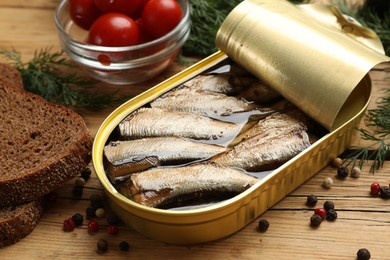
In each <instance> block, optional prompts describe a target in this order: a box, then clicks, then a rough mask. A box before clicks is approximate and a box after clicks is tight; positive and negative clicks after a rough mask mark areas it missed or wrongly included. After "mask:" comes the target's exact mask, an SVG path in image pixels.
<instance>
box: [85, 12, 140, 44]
mask: <svg viewBox="0 0 390 260" xmlns="http://www.w3.org/2000/svg"><path fill="white" fill-rule="evenodd" d="M87 42H88V43H90V44H94V45H100V46H109V47H121V46H131V45H136V44H138V43H139V30H138V26H137V24H136V22H135V21H134V20H133V19H131V18H130V17H128V16H127V15H124V14H120V13H107V14H103V15H102V16H100V17H99V18H98V19H97V20H96V21H95V22H94V23H93V24H92V26H91V29H90V30H89V33H88V38H87Z"/></svg>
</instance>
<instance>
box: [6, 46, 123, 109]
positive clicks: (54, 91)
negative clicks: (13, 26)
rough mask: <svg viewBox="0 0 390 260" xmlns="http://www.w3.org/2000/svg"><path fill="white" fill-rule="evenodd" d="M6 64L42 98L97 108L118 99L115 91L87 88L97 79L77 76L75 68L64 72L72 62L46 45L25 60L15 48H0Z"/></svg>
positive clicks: (69, 104) (64, 103)
mask: <svg viewBox="0 0 390 260" xmlns="http://www.w3.org/2000/svg"><path fill="white" fill-rule="evenodd" d="M0 54H1V55H3V56H4V57H5V58H6V59H7V60H9V63H10V65H13V66H14V67H15V68H16V69H17V70H18V71H19V72H20V74H21V77H22V81H23V85H24V88H25V89H26V90H27V91H30V92H32V93H35V94H38V95H40V96H42V97H43V98H44V99H46V100H48V101H50V102H53V103H58V104H62V105H65V106H75V107H93V108H99V107H103V106H106V105H110V104H113V103H117V102H121V100H122V99H121V98H117V97H116V96H115V93H109V94H97V93H96V92H92V91H87V90H86V89H90V88H92V87H96V84H97V81H96V80H93V79H91V78H84V77H81V76H78V75H77V73H76V72H71V71H70V72H65V71H64V70H68V71H69V70H71V69H74V67H75V65H74V64H72V63H71V62H69V61H68V60H67V59H66V58H65V57H64V55H63V51H55V52H51V51H50V49H49V48H46V49H42V50H40V51H36V52H35V53H34V57H33V58H32V59H31V60H30V61H28V62H25V63H24V62H22V57H21V54H20V52H18V51H16V50H12V51H8V50H4V51H0Z"/></svg>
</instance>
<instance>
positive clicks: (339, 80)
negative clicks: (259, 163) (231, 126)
mask: <svg viewBox="0 0 390 260" xmlns="http://www.w3.org/2000/svg"><path fill="white" fill-rule="evenodd" d="M274 2H277V3H278V4H276V5H274V4H272V3H274ZM278 5H281V6H284V5H288V4H287V1H275V0H272V1H265V0H263V1H244V2H243V3H242V4H240V5H239V6H238V7H237V8H236V9H235V10H233V11H232V13H231V14H230V15H229V16H228V18H227V20H226V21H225V23H224V24H223V25H222V27H221V29H220V32H219V33H218V36H217V46H218V47H220V48H221V49H222V50H223V51H224V52H222V51H218V52H216V53H214V54H213V55H210V56H209V57H207V58H205V59H203V60H201V61H200V62H198V63H197V64H195V65H193V66H191V67H189V68H188V69H185V70H183V71H182V72H180V73H178V74H176V75H175V76H173V77H171V78H169V79H167V80H165V81H163V82H161V83H160V84H158V85H156V86H155V87H153V88H151V89H149V90H147V91H146V92H144V93H142V94H140V95H139V96H137V97H135V98H133V99H131V100H129V101H128V102H126V103H124V104H123V105H121V106H120V107H119V108H117V109H116V110H115V111H114V112H113V113H112V114H111V115H109V116H108V117H107V119H106V120H105V121H104V122H103V123H102V125H101V127H100V129H99V130H98V132H97V135H96V138H95V141H94V145H93V151H92V157H93V158H92V159H93V165H94V167H95V170H96V173H97V176H98V178H99V180H100V182H101V184H102V186H103V188H104V190H105V192H106V194H107V196H108V198H109V202H110V206H111V207H112V209H113V210H114V211H115V212H116V213H117V214H118V216H119V217H120V218H121V219H122V220H123V221H124V222H126V223H127V224H128V225H130V226H131V227H132V228H133V229H135V230H136V231H138V232H139V233H141V234H143V235H145V236H146V237H148V238H152V239H156V240H160V241H163V242H167V243H173V244H184V245H186V244H197V243H205V242H209V241H213V240H217V239H221V238H224V237H226V236H229V235H231V234H233V233H235V232H237V231H239V230H240V229H242V228H243V227H245V226H246V225H247V224H249V223H250V222H252V221H253V220H254V219H256V218H257V217H258V216H260V215H261V214H262V213H264V212H265V211H266V210H267V209H269V208H270V207H272V206H273V205H275V204H276V203H277V202H279V201H280V200H282V199H283V198H284V197H285V196H286V195H287V194H288V193H290V192H291V191H293V190H294V189H296V188H297V187H299V186H300V185H301V184H303V183H304V182H305V181H307V180H308V179H309V178H311V177H312V176H313V175H314V174H316V173H317V172H318V171H319V170H321V169H322V168H323V167H324V166H326V165H327V164H328V163H329V162H330V161H331V160H332V159H333V158H335V157H336V156H338V155H339V154H341V153H342V152H343V151H344V150H345V149H346V148H347V147H348V144H349V140H350V138H351V135H352V133H353V130H354V129H355V127H356V125H357V124H358V123H359V122H360V119H361V117H362V116H363V114H364V112H365V110H366V109H367V106H368V103H369V100H370V97H371V80H370V77H369V75H368V74H367V72H368V71H369V69H370V68H371V66H374V65H375V64H376V63H377V62H379V61H384V60H386V59H387V57H386V56H384V55H381V54H376V53H375V54H373V55H372V56H375V57H373V58H372V57H371V55H368V56H370V57H368V58H367V59H368V60H369V61H367V64H370V66H368V65H367V66H365V67H364V68H356V66H354V65H351V64H343V65H341V64H339V65H337V66H336V67H337V68H338V69H342V70H343V71H345V72H346V71H354V73H353V74H349V76H350V77H352V78H353V80H352V79H351V80H349V79H345V75H343V74H340V73H336V72H334V71H333V69H330V68H328V70H327V71H328V73H327V77H322V80H321V81H320V82H319V81H318V77H319V76H320V75H322V74H321V73H323V72H324V71H323V70H324V68H325V64H321V63H322V62H324V61H323V60H318V58H319V57H320V56H321V55H319V56H318V55H317V54H316V55H315V54H314V53H313V52H314V51H313V49H311V51H310V52H308V51H307V49H306V48H303V50H302V48H300V47H299V46H298V45H297V44H294V45H292V46H290V47H291V48H293V49H292V50H291V49H290V48H287V47H286V48H287V49H289V50H284V51H283V55H278V52H277V50H275V49H273V48H272V47H269V46H268V45H270V44H271V43H270V42H269V41H268V40H267V41H266V42H263V43H262V44H261V46H263V47H264V48H269V49H267V52H272V53H274V54H275V56H272V57H271V56H267V57H268V58H269V59H268V58H264V53H262V52H261V50H259V48H258V47H257V45H256V44H257V42H258V41H257V40H259V39H260V38H261V37H260V35H259V32H256V31H257V29H261V28H262V26H261V25H257V22H256V21H253V20H255V19H254V17H257V14H258V13H257V11H259V10H260V11H261V12H267V16H276V17H277V19H289V20H294V21H295V20H298V21H299V20H301V19H302V18H301V17H300V15H301V12H302V11H301V9H296V7H292V6H290V5H288V6H287V7H285V8H286V9H283V10H285V11H289V12H288V13H286V12H281V10H279V9H275V8H276V7H277V8H281V7H280V6H278ZM305 8H306V11H305V12H308V11H307V10H309V9H310V8H308V7H305ZM258 9H259V10H258ZM314 9H315V10H316V8H314ZM252 10H253V11H252ZM278 10H279V11H278ZM260 11H259V12H260ZM280 13H283V16H280ZM284 16H285V17H284ZM333 16H334V14H333ZM246 19H249V20H248V21H247V20H246ZM310 19H312V20H313V21H315V22H317V21H316V20H315V19H314V18H313V17H311V18H310ZM241 22H242V23H244V24H245V26H243V28H241V29H240V28H239V27H240V26H241V24H240V23H241ZM251 22H252V23H254V24H252V27H251V28H254V30H248V28H247V26H248V25H249V23H251ZM285 26H287V24H285ZM305 28H308V27H307V26H305ZM273 30H277V28H273V29H272V28H267V30H266V31H265V32H264V31H263V33H264V34H267V35H268V34H271V35H273V36H271V37H270V38H271V39H273V38H274V40H275V41H276V40H277V41H279V40H281V38H282V36H281V35H279V34H278V36H275V33H274V32H273ZM250 32H252V33H250ZM240 33H244V34H245V33H247V35H246V36H245V37H244V38H242V37H241V36H240ZM252 37H254V38H255V39H253V38H252ZM275 38H276V39H275ZM287 38H288V40H292V39H290V38H289V37H287ZM256 39H257V40H256ZM271 39H270V40H271ZM246 44H248V45H247V46H246ZM240 46H241V47H240ZM266 46H268V47H266ZM361 46H363V45H361ZM279 48H282V47H281V46H279ZM283 48H284V47H283ZM283 48H282V49H283ZM295 48H297V49H298V50H299V51H306V52H305V53H306V54H308V55H302V53H301V54H300V55H302V56H309V57H305V59H303V60H299V61H297V62H293V63H292V62H291V61H292V60H294V59H298V57H297V56H294V55H287V54H288V53H289V51H294V50H295ZM324 48H325V47H324ZM362 48H366V47H362ZM317 49H318V48H317ZM317 49H316V50H317ZM323 50H325V49H322V51H323ZM320 52H321V51H320ZM341 52H342V53H343V51H341ZM285 55H287V56H285ZM312 55H313V56H312ZM324 55H325V56H331V57H334V56H335V55H334V54H333V53H329V54H328V55H326V54H324ZM348 55H350V54H348ZM339 56H340V55H339ZM312 57H315V59H313V60H310V62H308V63H306V62H304V61H305V60H308V59H311V58H312ZM271 58H272V60H270V59H271ZM286 58H287V61H285V59H286ZM229 59H231V60H234V61H235V62H237V63H238V64H239V65H241V66H242V67H244V68H245V69H247V70H248V71H249V72H251V73H252V74H254V75H255V76H257V77H259V78H261V79H264V80H265V81H266V82H267V83H269V85H270V86H272V87H274V85H275V89H276V90H277V91H279V92H280V93H281V94H282V95H283V96H284V97H285V98H286V99H287V100H289V101H290V102H292V103H293V104H294V105H296V106H297V107H299V108H300V109H301V110H302V111H304V112H306V114H308V115H309V116H310V117H312V118H313V119H314V120H316V121H317V123H318V124H319V125H320V126H322V127H325V128H326V129H327V131H326V132H325V134H323V135H322V136H321V137H320V138H319V140H317V141H316V142H314V143H313V144H312V145H311V146H310V147H309V148H307V149H305V150H304V151H303V152H301V153H299V154H298V155H296V156H295V157H293V158H292V159H290V160H289V161H287V162H286V163H284V164H283V165H281V166H280V167H278V168H276V169H275V170H272V171H270V172H269V173H268V174H267V175H266V176H265V177H263V178H262V179H260V181H258V182H257V183H256V184H254V185H253V186H251V187H250V188H248V189H247V190H245V191H243V192H242V193H240V194H238V195H236V196H234V197H233V198H230V199H227V200H225V201H222V202H220V203H217V204H212V205H208V206H205V207H201V208H197V207H193V208H189V209H183V210H179V211H178V210H166V209H158V208H153V207H148V206H145V205H141V204H139V203H136V202H135V201H132V200H131V199H129V198H128V197H126V196H124V195H123V194H122V193H121V192H120V190H118V189H117V187H116V186H115V184H114V183H113V182H112V180H110V178H109V176H108V175H107V167H106V165H105V161H104V148H105V146H106V145H107V143H108V142H109V141H110V140H112V138H113V133H114V132H115V130H116V129H117V127H118V125H119V124H120V123H121V122H122V121H123V120H124V119H125V118H126V117H128V116H129V115H131V114H132V113H134V111H137V110H138V109H139V108H141V107H145V106H148V104H150V102H152V101H154V100H156V99H157V98H159V97H161V96H163V95H165V94H166V93H168V92H169V91H171V90H173V89H174V88H177V87H180V86H181V85H182V84H183V83H185V82H186V81H188V80H190V79H192V78H193V77H195V76H198V75H200V74H202V73H205V72H207V71H210V70H211V69H215V68H219V67H221V66H222V64H225V63H226V61H227V60H229ZM361 59H363V58H361ZM333 62H334V61H329V62H325V63H326V66H333ZM278 65H279V66H280V67H278ZM317 65H318V66H317ZM301 66H302V68H300V69H298V68H295V67H301ZM343 66H348V68H344V67H343ZM289 67H294V68H289ZM350 67H353V68H350ZM263 70H265V72H264V71H263ZM303 71H304V72H305V73H302V72H303ZM336 71H337V70H336ZM296 73H300V75H299V76H296V75H295V74H296ZM332 73H336V75H333V74H332ZM301 84H302V85H304V86H301ZM351 84H352V85H353V86H351ZM317 85H319V86H317ZM324 86H326V91H327V92H329V91H334V92H333V93H338V94H340V95H341V96H342V97H340V99H341V100H336V101H335V100H334V99H335V98H334V96H335V95H323V92H324V90H323V89H322V87H324ZM344 87H345V89H343V90H338V89H339V88H344ZM332 88H333V89H332ZM295 92H297V93H296V94H295ZM305 92H309V94H307V95H303V93H305ZM346 93H347V94H346ZM321 95H322V96H321ZM319 96H320V98H319ZM319 99H321V102H319V101H318V100H319ZM302 100H303V101H302ZM334 106H335V107H334ZM311 110H314V111H315V112H311ZM341 110H343V111H344V112H340V111H341ZM340 114H341V115H340Z"/></svg>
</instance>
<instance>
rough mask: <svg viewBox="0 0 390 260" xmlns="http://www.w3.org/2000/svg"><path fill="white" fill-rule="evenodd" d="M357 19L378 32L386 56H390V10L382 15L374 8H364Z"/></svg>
mask: <svg viewBox="0 0 390 260" xmlns="http://www.w3.org/2000/svg"><path fill="white" fill-rule="evenodd" d="M356 19H357V20H358V21H359V22H360V23H361V24H362V25H363V26H365V27H368V28H370V29H372V30H373V31H374V32H376V34H377V35H378V37H379V38H380V39H381V41H382V44H383V47H384V50H385V53H386V55H388V56H390V10H387V12H384V13H383V14H382V15H380V14H378V13H377V12H376V11H375V10H374V9H372V8H363V9H362V10H361V11H360V12H359V13H358V14H357V16H356Z"/></svg>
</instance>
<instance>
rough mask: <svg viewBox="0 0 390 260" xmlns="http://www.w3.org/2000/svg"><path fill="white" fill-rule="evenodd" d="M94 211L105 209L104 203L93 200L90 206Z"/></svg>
mask: <svg viewBox="0 0 390 260" xmlns="http://www.w3.org/2000/svg"><path fill="white" fill-rule="evenodd" d="M89 205H90V206H91V207H92V208H93V209H94V210H97V209H100V208H104V205H103V201H102V200H91V203H90V204H89Z"/></svg>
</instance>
